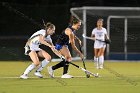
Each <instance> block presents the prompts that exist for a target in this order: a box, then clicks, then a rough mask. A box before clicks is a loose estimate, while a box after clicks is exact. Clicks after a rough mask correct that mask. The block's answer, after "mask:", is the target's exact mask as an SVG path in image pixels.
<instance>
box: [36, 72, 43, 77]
mask: <svg viewBox="0 0 140 93" xmlns="http://www.w3.org/2000/svg"><path fill="white" fill-rule="evenodd" d="M34 75H35V76H37V77H39V78H43V76H42V75H41V73H40V72H38V71H36V72H35V73H34Z"/></svg>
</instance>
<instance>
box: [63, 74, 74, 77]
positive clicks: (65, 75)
mask: <svg viewBox="0 0 140 93" xmlns="http://www.w3.org/2000/svg"><path fill="white" fill-rule="evenodd" d="M61 78H73V76H72V75H69V74H64V75H62V76H61Z"/></svg>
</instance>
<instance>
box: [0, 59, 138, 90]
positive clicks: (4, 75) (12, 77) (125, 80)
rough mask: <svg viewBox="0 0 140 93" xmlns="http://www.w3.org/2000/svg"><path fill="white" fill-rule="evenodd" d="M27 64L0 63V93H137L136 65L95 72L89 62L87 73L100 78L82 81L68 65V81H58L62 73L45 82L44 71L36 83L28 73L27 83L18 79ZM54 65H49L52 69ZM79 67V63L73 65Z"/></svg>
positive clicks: (118, 64)
mask: <svg viewBox="0 0 140 93" xmlns="http://www.w3.org/2000/svg"><path fill="white" fill-rule="evenodd" d="M29 64H30V62H19V61H17V62H6V61H5V62H3V61H1V62H0V93H140V62H106V63H105V68H104V69H102V70H96V69H95V68H94V64H93V63H92V62H86V66H87V69H88V70H89V71H91V72H94V73H95V72H98V73H99V74H100V75H101V77H100V78H94V77H91V78H85V73H84V72H83V71H81V70H79V69H77V68H75V67H73V66H72V65H70V74H71V75H73V76H75V78H71V79H61V78H60V77H59V76H61V73H62V69H59V70H57V71H55V76H57V77H56V78H53V79H52V78H49V75H48V72H47V68H44V70H43V71H42V74H43V75H44V78H42V79H39V78H36V77H35V76H34V75H33V72H34V71H32V72H31V73H30V75H29V77H31V78H29V79H27V80H22V79H20V78H18V77H19V76H20V75H21V74H22V73H23V71H24V70H25V68H26V67H27V66H28V65H29ZM54 64H56V63H50V64H49V65H54ZM75 64H78V65H80V66H82V62H75Z"/></svg>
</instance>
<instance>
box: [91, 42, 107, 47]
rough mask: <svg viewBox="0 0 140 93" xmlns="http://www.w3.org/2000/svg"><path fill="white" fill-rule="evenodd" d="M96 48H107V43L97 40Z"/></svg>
mask: <svg viewBox="0 0 140 93" xmlns="http://www.w3.org/2000/svg"><path fill="white" fill-rule="evenodd" d="M94 48H106V43H105V42H101V41H95V42H94Z"/></svg>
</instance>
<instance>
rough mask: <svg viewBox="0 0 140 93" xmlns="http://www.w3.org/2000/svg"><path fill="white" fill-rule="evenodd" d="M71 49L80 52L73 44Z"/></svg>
mask: <svg viewBox="0 0 140 93" xmlns="http://www.w3.org/2000/svg"><path fill="white" fill-rule="evenodd" d="M72 49H73V50H74V51H76V52H77V53H78V54H81V52H80V51H79V50H78V48H77V47H76V46H75V45H72Z"/></svg>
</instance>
